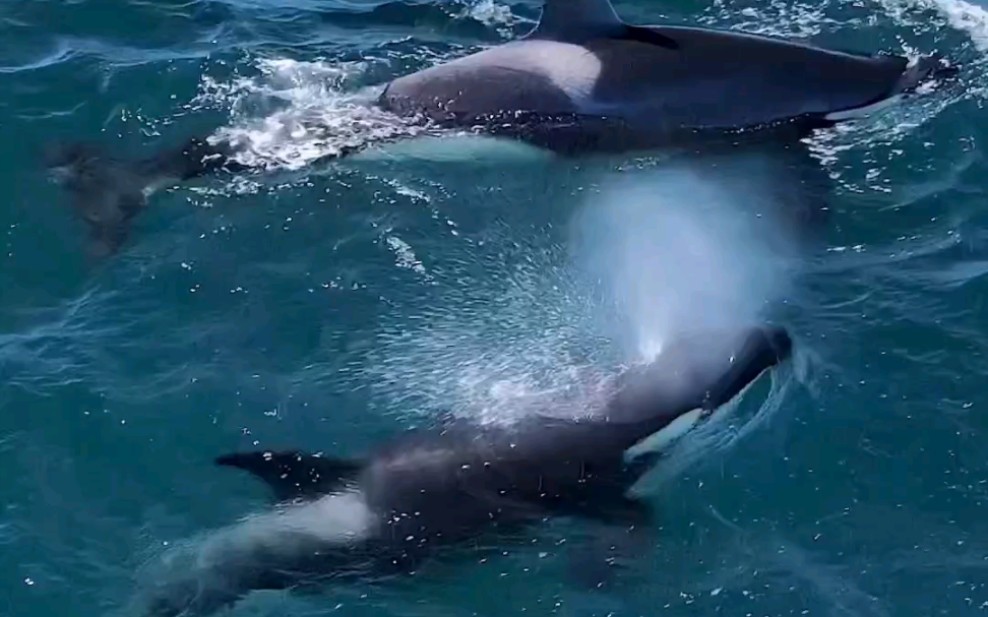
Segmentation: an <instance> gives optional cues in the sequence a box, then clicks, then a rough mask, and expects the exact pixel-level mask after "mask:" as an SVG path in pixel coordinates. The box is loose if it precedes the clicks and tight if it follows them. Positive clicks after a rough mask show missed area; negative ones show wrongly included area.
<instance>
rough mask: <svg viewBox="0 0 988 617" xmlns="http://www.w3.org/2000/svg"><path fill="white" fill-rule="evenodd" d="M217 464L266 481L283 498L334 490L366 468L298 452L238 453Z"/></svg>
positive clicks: (336, 459)
mask: <svg viewBox="0 0 988 617" xmlns="http://www.w3.org/2000/svg"><path fill="white" fill-rule="evenodd" d="M216 464H217V465H222V466H225V467H236V468H238V469H243V470H244V471H247V472H250V473H252V474H253V475H255V476H257V477H258V478H259V479H260V480H263V481H264V483H265V484H267V485H268V486H269V487H270V488H271V490H272V491H273V493H274V496H275V498H276V499H278V500H279V501H284V500H287V499H294V498H297V497H313V496H317V495H323V494H326V493H331V492H333V491H334V490H338V489H340V488H342V487H343V485H345V484H346V483H347V482H348V481H351V480H353V479H354V478H355V477H356V476H357V474H359V473H360V471H361V469H362V468H363V464H362V463H359V462H357V461H351V460H346V459H338V458H332V457H325V456H321V455H316V454H307V453H304V452H296V451H283V452H270V451H257V452H235V453H233V454H227V455H224V456H220V457H218V458H217V459H216Z"/></svg>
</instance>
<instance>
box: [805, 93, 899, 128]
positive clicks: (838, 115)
mask: <svg viewBox="0 0 988 617" xmlns="http://www.w3.org/2000/svg"><path fill="white" fill-rule="evenodd" d="M901 100H902V95H901V94H896V95H894V96H890V97H889V98H887V99H882V100H880V101H876V102H874V103H872V104H871V105H865V106H864V107H856V108H854V109H844V110H841V111H833V112H830V113H829V114H827V115H826V116H824V119H826V120H830V121H833V122H840V121H842V120H851V119H853V118H864V117H866V116H870V115H871V114H873V113H875V112H877V111H880V110H882V109H885V108H886V107H891V106H892V105H895V104H896V103H898V102H899V101H901Z"/></svg>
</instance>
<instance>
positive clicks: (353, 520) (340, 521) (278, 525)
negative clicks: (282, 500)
mask: <svg viewBox="0 0 988 617" xmlns="http://www.w3.org/2000/svg"><path fill="white" fill-rule="evenodd" d="M376 522H377V516H376V515H375V514H374V512H373V511H372V510H371V509H370V507H369V506H368V505H367V502H366V500H365V498H364V495H363V494H362V493H361V492H360V491H346V492H341V493H333V494H329V495H325V496H323V497H320V498H319V499H316V500H314V501H307V502H302V503H297V504H288V505H285V506H283V507H280V508H278V509H276V510H273V511H269V512H264V513H262V514H255V515H251V516H248V517H246V518H244V519H243V520H241V521H240V522H238V523H236V524H234V525H232V526H230V527H228V528H226V529H224V530H222V531H221V532H219V533H217V534H215V535H214V536H213V537H212V538H210V540H209V541H208V542H207V543H206V545H205V546H203V549H204V550H202V551H201V553H200V565H208V564H209V563H211V562H214V561H220V562H222V561H227V560H229V556H230V554H245V553H246V554H251V553H253V552H255V551H264V552H266V553H284V554H287V555H292V554H296V553H298V552H299V551H300V550H303V549H306V548H313V549H315V548H318V547H319V546H320V545H322V546H326V545H330V546H332V545H343V544H350V543H355V542H360V541H361V540H364V539H366V538H367V537H368V536H369V535H370V534H371V533H372V531H373V529H374V525H375V523H376ZM210 549H213V550H210Z"/></svg>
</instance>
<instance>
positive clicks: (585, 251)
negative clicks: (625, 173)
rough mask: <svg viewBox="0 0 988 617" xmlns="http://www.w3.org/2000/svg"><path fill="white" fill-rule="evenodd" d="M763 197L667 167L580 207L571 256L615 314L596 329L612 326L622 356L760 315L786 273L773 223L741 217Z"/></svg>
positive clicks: (647, 352)
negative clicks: (691, 332)
mask: <svg viewBox="0 0 988 617" xmlns="http://www.w3.org/2000/svg"><path fill="white" fill-rule="evenodd" d="M767 194H768V193H767V191H766V193H765V195H767ZM765 199H767V197H764V196H761V195H759V194H757V193H752V192H750V191H746V192H745V193H743V194H740V193H739V192H734V193H732V192H731V191H730V187H729V186H727V185H724V184H720V183H716V182H714V178H712V177H707V176H705V175H704V174H701V173H699V172H698V171H697V170H695V169H691V168H689V167H682V166H680V165H676V166H668V167H664V168H662V169H660V170H657V171H655V172H649V173H648V174H647V175H645V176H641V175H637V174H636V178H635V179H634V180H633V181H625V182H621V183H618V184H616V185H611V186H608V187H606V188H605V189H604V191H603V193H602V194H601V195H600V197H599V198H596V199H592V200H590V201H589V202H588V203H586V204H585V207H584V208H583V209H582V211H581V212H580V213H579V215H578V216H577V217H576V231H577V236H578V237H577V238H576V241H575V245H576V247H577V249H576V250H577V252H578V253H577V254H578V258H577V259H578V260H579V261H581V262H582V263H583V270H584V271H585V272H586V273H588V274H589V275H590V278H591V284H593V285H594V286H596V287H598V288H599V289H600V291H601V292H603V293H604V294H605V301H606V302H607V303H608V304H610V306H611V307H612V309H613V312H615V313H616V315H615V314H607V315H606V317H607V318H608V321H609V323H610V324H616V325H608V326H605V327H606V328H608V329H610V330H614V329H615V328H617V329H618V331H617V332H614V333H613V334H614V335H615V336H616V338H618V339H619V340H621V341H623V344H624V346H625V348H626V349H625V352H626V353H628V354H630V355H632V356H636V359H638V360H649V359H652V358H654V357H655V356H656V355H657V354H658V353H659V352H660V351H661V349H662V344H663V342H664V341H665V340H666V339H667V338H668V337H670V336H675V335H676V334H677V333H679V332H682V331H684V330H706V329H723V328H731V327H733V326H742V325H746V324H750V323H751V322H753V321H763V320H764V319H765V317H764V315H763V314H762V313H763V309H764V308H765V307H766V304H767V303H768V302H771V301H773V300H776V299H778V298H779V297H780V296H781V294H782V293H784V292H785V291H786V290H787V288H788V285H789V281H790V278H791V270H790V264H789V262H788V260H787V259H785V258H784V255H783V253H781V252H779V251H778V250H777V247H778V246H780V245H779V244H778V243H777V242H776V240H777V239H778V238H780V236H778V235H771V236H770V235H769V234H774V232H776V231H777V230H778V229H779V228H778V227H777V226H776V225H774V223H773V221H772V220H770V219H769V218H767V217H764V216H762V217H761V218H759V219H757V220H755V217H753V216H751V214H752V213H753V212H755V210H756V209H757V208H756V207H755V205H756V204H758V202H759V200H765ZM773 247H776V248H773ZM608 313H611V311H608Z"/></svg>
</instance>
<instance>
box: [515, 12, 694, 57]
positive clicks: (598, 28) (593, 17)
mask: <svg viewBox="0 0 988 617" xmlns="http://www.w3.org/2000/svg"><path fill="white" fill-rule="evenodd" d="M597 37H608V38H615V39H624V40H630V41H638V42H641V43H648V44H650V45H658V46H660V47H665V48H667V49H678V48H679V45H678V44H677V43H676V41H674V40H673V39H671V38H669V37H668V36H666V35H664V34H661V33H660V32H658V31H656V30H654V29H652V28H646V27H642V26H632V25H629V24H626V23H624V22H623V21H622V20H621V18H620V17H618V14H617V12H616V11H615V10H614V6H613V5H611V2H610V0H545V2H544V4H543V6H542V16H541V18H540V19H539V23H538V25H536V26H535V28H534V29H533V30H532V31H531V32H530V33H529V34H528V36H527V38H541V39H550V40H554V41H568V42H578V41H580V40H584V39H590V38H597Z"/></svg>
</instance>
